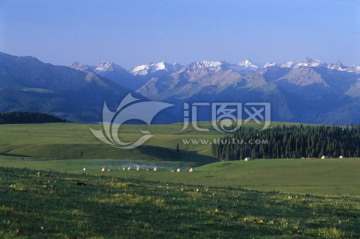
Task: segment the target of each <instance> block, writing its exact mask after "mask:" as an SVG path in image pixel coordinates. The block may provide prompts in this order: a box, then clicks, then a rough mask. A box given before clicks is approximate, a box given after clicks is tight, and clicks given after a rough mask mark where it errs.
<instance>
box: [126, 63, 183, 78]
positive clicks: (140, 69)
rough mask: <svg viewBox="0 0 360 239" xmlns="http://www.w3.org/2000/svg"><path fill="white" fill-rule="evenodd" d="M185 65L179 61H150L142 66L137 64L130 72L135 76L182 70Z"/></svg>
mask: <svg viewBox="0 0 360 239" xmlns="http://www.w3.org/2000/svg"><path fill="white" fill-rule="evenodd" d="M182 67H183V66H181V65H180V64H179V63H174V64H170V63H167V62H158V63H150V64H145V65H140V66H135V67H134V68H132V69H131V70H130V71H129V73H130V74H131V75H134V76H145V75H148V74H154V73H159V72H162V73H170V74H171V73H173V72H176V71H178V70H180V69H181V68H182Z"/></svg>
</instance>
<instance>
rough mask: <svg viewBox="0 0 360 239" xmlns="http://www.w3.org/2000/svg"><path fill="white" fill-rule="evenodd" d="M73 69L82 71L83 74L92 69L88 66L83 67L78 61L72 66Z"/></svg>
mask: <svg viewBox="0 0 360 239" xmlns="http://www.w3.org/2000/svg"><path fill="white" fill-rule="evenodd" d="M70 67H71V68H73V69H75V70H78V71H82V72H89V71H91V69H90V67H89V66H87V65H83V64H81V63H80V62H78V61H76V62H74V63H72V64H71V65H70Z"/></svg>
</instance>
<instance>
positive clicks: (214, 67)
mask: <svg viewBox="0 0 360 239" xmlns="http://www.w3.org/2000/svg"><path fill="white" fill-rule="evenodd" d="M225 64H226V63H225V62H222V61H197V62H194V63H191V64H190V65H189V69H190V70H209V71H220V70H222V69H223V66H224V65H225Z"/></svg>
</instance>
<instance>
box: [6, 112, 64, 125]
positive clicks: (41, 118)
mask: <svg viewBox="0 0 360 239" xmlns="http://www.w3.org/2000/svg"><path fill="white" fill-rule="evenodd" d="M56 122H67V121H66V120H63V119H60V118H58V117H56V116H52V115H48V114H42V113H35V112H0V124H31V123H33V124H36V123H56Z"/></svg>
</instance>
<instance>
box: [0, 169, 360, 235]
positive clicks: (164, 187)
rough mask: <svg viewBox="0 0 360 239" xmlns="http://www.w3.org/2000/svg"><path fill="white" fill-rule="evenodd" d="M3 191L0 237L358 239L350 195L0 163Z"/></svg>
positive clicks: (356, 206) (358, 203)
mask: <svg viewBox="0 0 360 239" xmlns="http://www.w3.org/2000/svg"><path fill="white" fill-rule="evenodd" d="M194 174H196V173H194ZM0 195H1V197H0V238H209V237H211V238H215V237H216V238H290V237H291V238H304V237H305V238H359V237H360V225H359V223H358V222H359V217H360V200H359V199H356V198H350V197H319V196H310V195H296V194H285V193H278V192H260V191H250V190H245V189H241V188H237V187H200V186H189V185H184V184H167V183H162V182H147V181H141V180H131V179H123V178H118V177H107V176H106V177H105V176H90V175H74V174H62V173H56V172H49V171H32V170H28V169H12V168H3V167H0Z"/></svg>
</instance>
